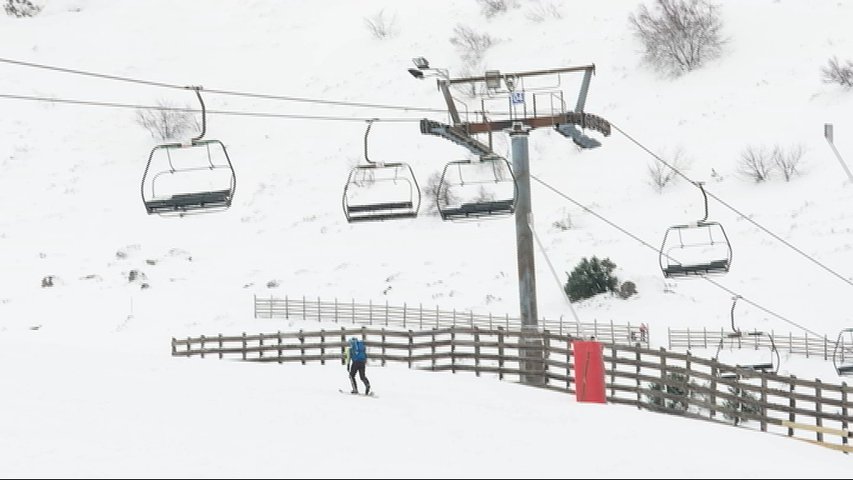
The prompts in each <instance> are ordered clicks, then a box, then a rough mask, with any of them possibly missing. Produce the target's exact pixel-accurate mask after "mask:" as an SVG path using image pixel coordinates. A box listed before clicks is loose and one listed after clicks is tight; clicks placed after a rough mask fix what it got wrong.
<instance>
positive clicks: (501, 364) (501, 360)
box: [498, 315, 509, 380]
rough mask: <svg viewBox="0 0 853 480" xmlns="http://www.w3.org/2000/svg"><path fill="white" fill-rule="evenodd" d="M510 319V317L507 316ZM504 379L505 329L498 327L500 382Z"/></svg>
mask: <svg viewBox="0 0 853 480" xmlns="http://www.w3.org/2000/svg"><path fill="white" fill-rule="evenodd" d="M507 318H509V315H507ZM503 379H504V329H503V328H502V327H500V326H498V380H503Z"/></svg>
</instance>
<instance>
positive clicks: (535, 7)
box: [524, 0, 563, 23]
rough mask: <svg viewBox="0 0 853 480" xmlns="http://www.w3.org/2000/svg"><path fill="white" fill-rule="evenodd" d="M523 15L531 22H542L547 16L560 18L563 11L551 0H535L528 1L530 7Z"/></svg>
mask: <svg viewBox="0 0 853 480" xmlns="http://www.w3.org/2000/svg"><path fill="white" fill-rule="evenodd" d="M524 16H525V17H527V19H528V20H530V21H531V22H533V23H542V22H544V21H545V20H548V19H549V18H553V19H555V20H560V19H561V18H563V13H562V12H561V11H560V9H559V7H557V5H555V4H554V3H553V2H551V1H545V2H543V1H541V0H536V1H535V2H530V9H529V10H527V13H526V14H525V15H524Z"/></svg>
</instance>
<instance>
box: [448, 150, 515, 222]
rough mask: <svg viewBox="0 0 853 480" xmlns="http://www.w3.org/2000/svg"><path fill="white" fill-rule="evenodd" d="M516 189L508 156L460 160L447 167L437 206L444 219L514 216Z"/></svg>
mask: <svg viewBox="0 0 853 480" xmlns="http://www.w3.org/2000/svg"><path fill="white" fill-rule="evenodd" d="M517 190H518V189H517V186H516V183H515V176H514V175H513V173H512V167H511V166H510V164H509V162H508V161H507V160H506V159H505V158H501V157H498V156H493V155H490V156H485V157H482V158H480V159H479V160H473V161H472V160H459V161H454V162H450V163H448V164H447V165H445V166H444V170H443V171H442V173H441V181H440V183H439V187H438V191H437V192H436V206H437V207H438V212H439V214H440V215H441V219H442V220H465V219H477V218H484V217H500V216H506V215H512V214H513V213H514V212H515V200H516V197H517V195H518V191H517Z"/></svg>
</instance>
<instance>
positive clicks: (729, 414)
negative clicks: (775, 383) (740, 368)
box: [723, 385, 761, 425]
mask: <svg viewBox="0 0 853 480" xmlns="http://www.w3.org/2000/svg"><path fill="white" fill-rule="evenodd" d="M729 393H730V394H732V395H734V396H736V397H737V398H738V399H737V400H732V399H729V398H727V399H726V400H725V401H724V402H723V406H724V407H726V410H724V411H723V417H725V418H726V420H731V421H732V422H734V424H735V425H737V424H739V423H746V422H748V421H749V419H747V418H744V417H743V416H741V415H740V414H741V413H747V414H750V415H761V406H760V405H759V404H758V400H759V399H758V395H756V394H754V393H752V392H748V391H746V390H744V389H742V388H738V387H735V386H731V385H729Z"/></svg>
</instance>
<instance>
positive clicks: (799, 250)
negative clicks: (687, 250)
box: [610, 123, 853, 287]
mask: <svg viewBox="0 0 853 480" xmlns="http://www.w3.org/2000/svg"><path fill="white" fill-rule="evenodd" d="M610 126H611V127H612V128H613V129H615V130H616V131H618V132H619V133H621V134H622V135H625V137H626V138H627V139H628V140H630V141H631V142H633V143H634V144H635V145H637V146H638V147H640V148H641V149H642V150H644V151H645V152H646V153H648V154H649V155H651V156H652V157H654V158H655V160H657V161H658V162H660V163H662V164H664V165H665V166H667V167H669V168H670V169H671V170H672V171H673V172H675V174H676V175H678V176H680V177H681V178H683V179H685V180H687V181H688V182H690V183H691V184H693V185H697V182H695V181H694V180H692V179H691V178H690V177H688V176H687V175H685V174H684V173H683V172H682V171H681V170H678V169H677V168H675V167H673V166H672V165H670V164H669V163H667V162H666V161H665V160H664V159H662V158H660V156H658V155H656V154H655V153H654V152H652V151H651V150H649V149H648V148H647V147H646V146H645V145H643V144H642V143H640V142H639V141H638V140H636V139H635V138H634V137H632V136H631V135H628V134H627V133H626V132H625V131H624V130H622V129H621V128H619V127H617V126H616V125H614V124H613V123H611V124H610ZM697 188H698V186H697ZM704 192H705V193H706V194H707V195H708V196H709V197H711V198H713V199H714V200H716V201H717V202H719V203H720V204H721V205H723V206H724V207H726V208H728V209H729V210H731V211H732V212H734V213H735V214H736V215H738V216H739V217H741V218H743V219H744V220H746V221H747V222H749V223H751V224H752V225H753V226H755V227H756V228H758V229H759V230H761V231H762V232H764V233H766V234H767V235H770V236H771V237H772V238H773V239H775V240H777V241H779V242H780V243H782V244H783V245H785V246H786V247H788V248H790V249H792V250H794V251H795V252H797V253H798V254H800V255H801V256H802V257H804V258H806V259H807V260H809V261H810V262H812V263H814V264H815V265H817V266H818V267H820V268H822V269H823V270H825V271H827V272H829V273H830V274H832V275H833V276H835V277H837V278H838V279H840V280H841V281H843V282H844V283H846V284H848V285H850V286H851V287H853V281H851V280H850V279H848V278H847V277H845V276H844V275H842V274H840V273H838V272H836V271H835V270H833V269H831V268H830V267H828V266H827V265H826V264H824V263H823V262H821V261H820V260H818V259H816V258H814V257H812V256H811V255H809V254H807V253H806V252H804V251H802V250H801V249H799V248H798V247H796V246H795V245H793V244H792V243H791V242H789V241H787V240H785V239H784V238H782V237H780V236H779V235H777V234H775V233H773V232H772V231H771V230H770V229H768V228H767V227H765V226H763V225H761V224H760V223H758V222H756V221H755V220H753V219H752V218H750V217H749V216H748V215H746V214H745V213H743V212H741V211H740V210H738V209H737V208H735V207H734V206H732V205H731V204H729V203H727V202H726V201H724V200H723V199H721V198H720V197H718V196H717V195H715V194H714V193H712V192H709V191H707V190H704Z"/></svg>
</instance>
